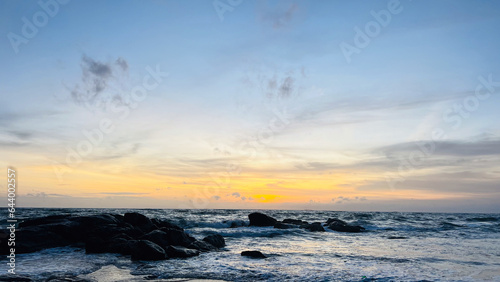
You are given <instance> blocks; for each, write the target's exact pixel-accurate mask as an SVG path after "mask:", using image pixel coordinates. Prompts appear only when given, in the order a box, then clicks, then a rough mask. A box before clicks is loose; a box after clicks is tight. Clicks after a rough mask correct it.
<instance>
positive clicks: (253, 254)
mask: <svg viewBox="0 0 500 282" xmlns="http://www.w3.org/2000/svg"><path fill="white" fill-rule="evenodd" d="M241 255H242V256H244V257H250V258H258V259H262V258H267V257H266V256H265V255H264V254H263V253H261V252H259V251H243V252H241Z"/></svg>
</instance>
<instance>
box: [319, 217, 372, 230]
mask: <svg viewBox="0 0 500 282" xmlns="http://www.w3.org/2000/svg"><path fill="white" fill-rule="evenodd" d="M326 224H327V225H328V228H330V229H331V230H333V231H337V232H350V233H357V232H362V231H364V230H365V228H363V227H361V226H358V225H349V224H348V223H347V222H345V221H343V220H340V219H337V218H329V219H328V220H327V221H326Z"/></svg>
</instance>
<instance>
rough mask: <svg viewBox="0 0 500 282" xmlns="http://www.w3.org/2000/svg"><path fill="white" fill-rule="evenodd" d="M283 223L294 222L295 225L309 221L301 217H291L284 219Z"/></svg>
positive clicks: (305, 223)
mask: <svg viewBox="0 0 500 282" xmlns="http://www.w3.org/2000/svg"><path fill="white" fill-rule="evenodd" d="M282 222H283V223H288V224H293V225H307V224H309V222H307V221H303V220H300V219H291V218H285V219H283V221H282Z"/></svg>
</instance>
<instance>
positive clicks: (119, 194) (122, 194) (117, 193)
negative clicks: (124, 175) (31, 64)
mask: <svg viewBox="0 0 500 282" xmlns="http://www.w3.org/2000/svg"><path fill="white" fill-rule="evenodd" d="M100 194H103V195H115V196H130V195H147V194H149V193H133V192H101V193H100Z"/></svg>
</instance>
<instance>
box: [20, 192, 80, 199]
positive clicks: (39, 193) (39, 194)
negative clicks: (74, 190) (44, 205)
mask: <svg viewBox="0 0 500 282" xmlns="http://www.w3.org/2000/svg"><path fill="white" fill-rule="evenodd" d="M26 197H35V198H47V197H71V196H68V195H62V194H54V193H45V192H38V193H28V194H26Z"/></svg>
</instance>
